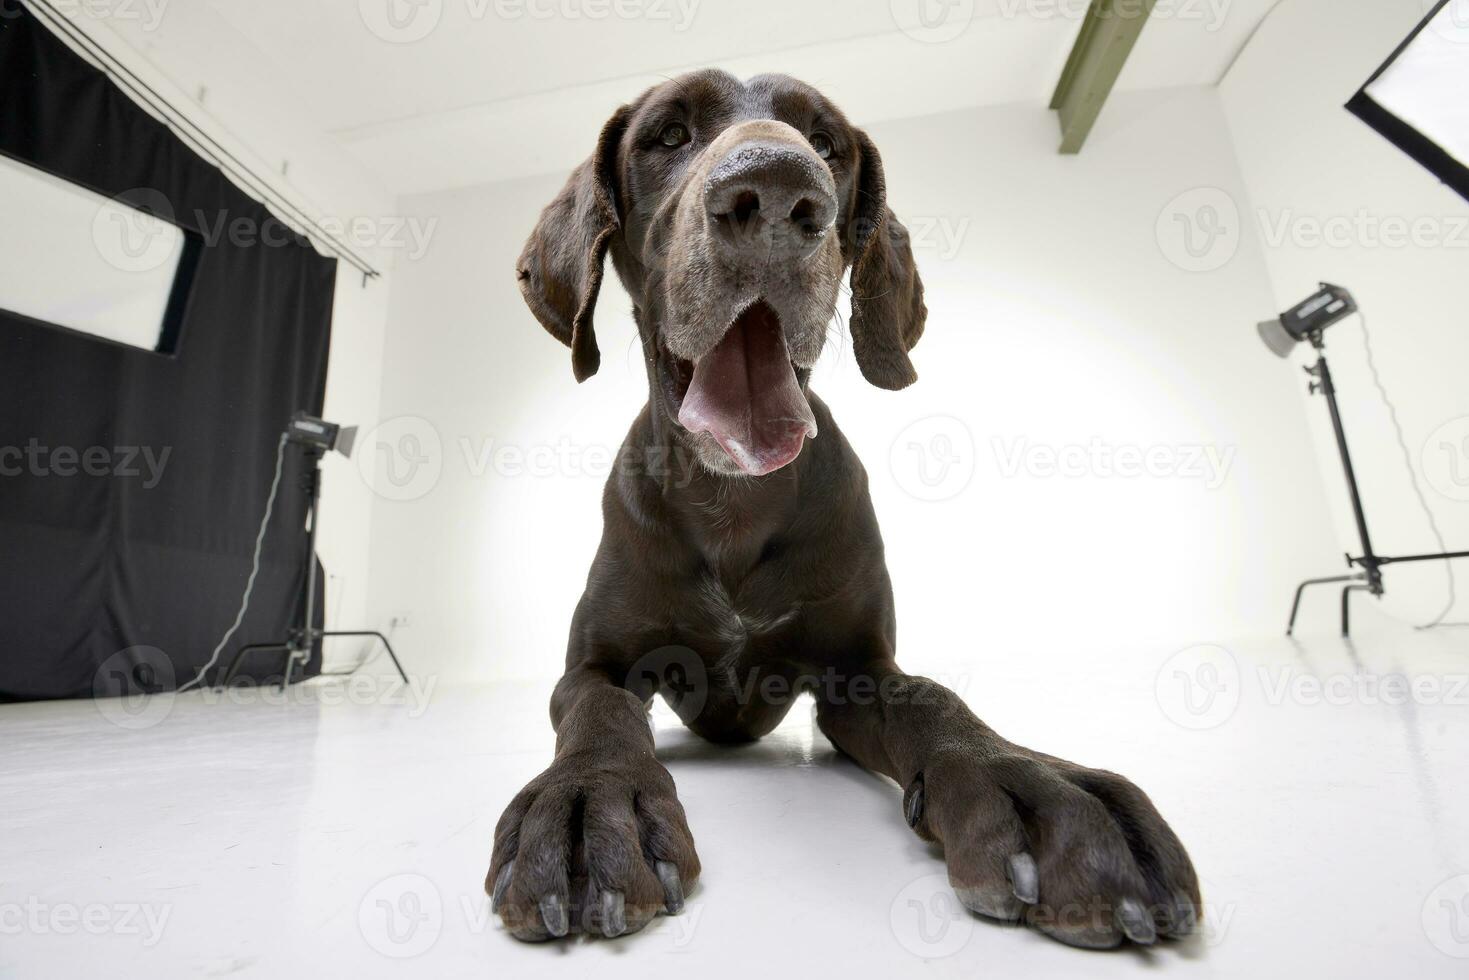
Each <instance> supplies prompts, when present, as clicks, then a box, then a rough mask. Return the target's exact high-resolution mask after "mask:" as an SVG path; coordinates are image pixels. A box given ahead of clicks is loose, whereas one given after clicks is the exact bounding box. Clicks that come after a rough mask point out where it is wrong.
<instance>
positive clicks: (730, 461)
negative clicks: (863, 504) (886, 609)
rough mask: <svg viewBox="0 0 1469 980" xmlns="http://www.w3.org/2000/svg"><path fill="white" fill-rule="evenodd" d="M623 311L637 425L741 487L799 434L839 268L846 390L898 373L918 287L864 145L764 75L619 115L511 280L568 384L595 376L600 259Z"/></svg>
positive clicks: (809, 100)
mask: <svg viewBox="0 0 1469 980" xmlns="http://www.w3.org/2000/svg"><path fill="white" fill-rule="evenodd" d="M609 249H610V250H611V252H612V260H613V264H614V266H615V267H616V269H617V273H618V276H619V277H620V278H621V279H622V282H623V285H624V286H625V287H626V288H627V291H628V293H629V294H630V295H631V296H632V297H633V301H634V303H635V304H636V305H637V311H636V313H637V320H638V325H639V330H640V331H641V334H642V341H643V351H644V354H645V356H646V360H647V364H648V373H649V383H650V387H651V399H652V402H653V407H654V411H660V412H662V413H663V414H664V415H665V416H666V417H667V419H668V420H669V422H670V423H671V424H672V426H673V428H674V431H675V432H676V433H677V434H678V438H680V439H682V440H684V441H685V442H686V443H687V444H688V445H690V446H691V447H692V448H693V449H694V450H695V452H696V453H697V456H698V458H699V460H700V461H701V462H702V463H703V464H704V465H705V466H706V467H707V468H709V469H711V470H713V471H715V472H718V473H723V474H727V475H738V474H745V475H751V476H759V475H762V474H765V473H769V472H771V471H772V470H776V469H779V468H780V467H782V466H784V465H786V464H787V463H789V462H790V461H791V460H793V459H795V458H796V456H797V455H798V454H799V453H800V451H801V446H802V444H803V441H804V440H805V439H806V438H807V437H810V436H815V435H816V420H815V417H814V416H813V414H812V412H811V407H810V405H809V404H808V403H807V400H806V395H805V389H806V380H807V378H808V376H809V374H810V370H811V367H812V365H814V364H815V363H816V359H817V356H818V355H819V354H820V353H821V348H822V344H823V342H824V341H825V338H826V329H827V325H828V324H829V323H830V322H831V321H832V318H833V315H834V313H835V311H836V302H837V292H838V289H839V286H840V283H841V279H842V275H843V274H844V273H845V272H846V271H847V269H849V268H850V269H851V287H852V317H851V332H852V347H853V351H854V353H855V354H856V358H857V364H858V367H860V368H861V370H862V374H863V376H865V377H866V378H867V380H868V381H870V382H872V383H873V384H875V385H877V386H879V387H882V388H890V389H898V388H903V387H905V386H907V385H908V384H910V383H912V382H913V380H914V379H915V378H916V377H917V375H916V373H915V371H914V370H913V364H912V362H911V361H910V360H909V359H908V351H909V350H910V349H912V347H913V345H914V344H915V343H917V341H918V337H919V335H920V334H921V333H922V332H923V323H924V317H925V315H926V312H927V311H926V309H925V307H924V305H923V285H922V283H921V282H920V280H919V278H918V272H917V269H916V268H915V267H914V264H913V253H912V250H911V249H910V248H909V245H908V234H907V231H906V229H904V227H903V226H902V224H900V223H899V222H898V220H897V218H895V217H894V216H893V213H892V211H891V210H890V209H889V208H888V206H887V195H886V191H885V187H884V181H883V172H882V160H881V158H880V157H879V156H878V153H877V148H876V147H875V146H873V144H872V141H871V140H870V139H868V137H867V134H865V133H864V132H862V131H861V130H860V129H857V128H856V127H854V126H853V125H851V124H850V123H849V122H847V120H846V117H845V116H843V115H842V113H841V112H840V111H839V110H838V109H837V108H836V107H835V106H833V105H832V104H831V103H830V102H828V101H827V100H826V99H825V98H824V97H823V96H822V95H821V94H820V93H819V92H817V91H816V90H815V89H813V88H811V87H810V86H809V85H806V84H804V83H802V82H799V81H796V80H795V79H793V78H789V77H786V76H783V75H761V76H758V77H756V78H753V79H751V80H750V81H749V82H741V81H739V80H738V79H736V78H734V77H733V76H731V75H729V74H727V73H725V72H720V71H702V72H695V73H692V74H688V75H683V76H680V77H679V78H675V79H672V80H670V81H668V82H664V83H663V84H661V85H658V86H656V87H655V88H652V89H649V90H648V91H647V92H644V93H643V94H642V96H640V97H639V98H638V99H637V100H636V101H635V102H633V103H632V104H631V105H627V106H623V107H622V108H620V109H618V110H617V112H615V113H614V114H613V115H612V118H611V119H609V120H608V121H607V124H606V125H605V126H603V128H602V134H601V138H600V139H599V140H598V142H597V148H596V150H595V152H594V153H593V154H592V156H591V157H590V158H589V159H588V160H587V161H586V162H585V163H583V164H582V165H581V166H580V167H578V168H577V169H576V170H575V171H574V172H573V173H572V175H571V178H570V179H569V180H568V181H567V183H566V186H565V187H564V188H563V189H562V191H561V193H560V194H558V195H557V196H556V199H555V200H553V201H552V202H551V203H550V204H549V205H548V206H547V207H546V209H545V211H544V212H542V214H541V219H540V222H539V223H538V224H537V225H536V229H535V231H534V232H532V233H531V236H530V240H529V241H527V242H526V245H525V250H524V251H523V252H522V253H521V256H520V260H519V262H518V263H517V265H516V273H517V276H518V278H519V282H520V290H521V293H522V294H523V295H524V296H525V300H526V303H528V304H529V305H530V308H531V311H532V312H533V313H534V314H535V316H536V318H537V319H538V320H540V322H541V324H542V325H543V326H544V327H545V328H546V329H547V330H548V331H549V332H550V333H551V334H552V336H554V337H556V338H557V339H558V340H560V341H561V342H563V343H565V344H567V345H568V346H569V347H570V348H571V364H572V371H573V373H574V374H575V375H576V378H577V380H578V381H582V380H585V379H586V378H588V377H590V376H591V375H593V374H595V373H596V371H597V367H598V365H599V363H600V353H599V352H598V350H597V340H596V336H595V334H594V332H593V329H592V313H593V309H594V308H595V306H596V302H597V292H598V289H599V288H600V286H601V282H602V265H603V260H604V258H605V256H606V254H607V252H608V250H609Z"/></svg>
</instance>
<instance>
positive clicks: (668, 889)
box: [653, 861, 683, 915]
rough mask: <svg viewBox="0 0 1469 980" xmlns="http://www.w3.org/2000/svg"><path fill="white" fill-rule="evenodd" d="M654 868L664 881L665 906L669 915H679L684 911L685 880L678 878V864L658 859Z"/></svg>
mask: <svg viewBox="0 0 1469 980" xmlns="http://www.w3.org/2000/svg"><path fill="white" fill-rule="evenodd" d="M653 868H654V870H655V871H657V872H658V880H659V881H661V882H662V883H663V907H664V908H665V909H667V910H668V914H669V915H678V914H679V913H680V912H682V911H683V882H682V881H680V880H679V878H678V865H676V864H674V863H673V862H672V861H657V862H654V864H653Z"/></svg>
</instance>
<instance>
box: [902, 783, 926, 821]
mask: <svg viewBox="0 0 1469 980" xmlns="http://www.w3.org/2000/svg"><path fill="white" fill-rule="evenodd" d="M903 819H904V820H907V821H908V826H909V827H912V828H913V829H915V830H916V829H918V822H919V821H920V820H922V819H923V773H921V772H920V773H919V774H918V775H916V776H914V777H913V782H911V783H909V784H908V791H907V792H905V793H904V794H903Z"/></svg>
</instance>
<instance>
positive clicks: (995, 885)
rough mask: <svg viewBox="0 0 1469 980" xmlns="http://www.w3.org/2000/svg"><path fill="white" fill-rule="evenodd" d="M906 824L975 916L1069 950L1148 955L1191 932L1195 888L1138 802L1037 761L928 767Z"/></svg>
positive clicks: (1187, 867)
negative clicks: (1140, 949)
mask: <svg viewBox="0 0 1469 980" xmlns="http://www.w3.org/2000/svg"><path fill="white" fill-rule="evenodd" d="M903 803H904V815H905V816H906V817H907V819H908V823H909V825H910V826H912V827H913V828H914V830H915V831H917V832H918V834H919V835H920V836H921V837H924V838H925V839H929V840H938V841H940V842H941V843H942V844H943V847H944V858H945V860H946V862H947V863H948V869H949V882H950V884H952V885H953V887H954V891H955V893H956V894H957V895H958V896H959V899H960V900H961V901H962V902H963V903H964V904H965V905H966V906H967V907H969V908H970V909H972V910H973V911H975V912H978V913H980V914H981V915H984V916H987V917H990V918H994V919H1000V920H1003V921H1007V922H1018V921H1021V920H1024V921H1025V922H1027V923H1029V924H1030V925H1031V926H1033V927H1035V928H1036V929H1039V930H1040V931H1041V932H1044V933H1046V934H1047V935H1049V936H1052V937H1053V938H1055V939H1059V940H1060V941H1062V942H1064V943H1069V944H1071V945H1073V946H1083V947H1087V948H1091V949H1107V948H1111V947H1113V946H1117V945H1119V944H1120V943H1121V942H1122V941H1123V939H1124V938H1125V939H1128V940H1131V941H1132V942H1134V943H1140V944H1144V945H1147V944H1150V943H1153V942H1155V941H1156V940H1157V939H1158V938H1159V937H1164V938H1181V937H1183V936H1186V935H1188V934H1189V933H1191V932H1192V931H1193V930H1194V928H1195V927H1196V925H1197V922H1198V918H1199V912H1200V910H1201V908H1202V903H1201V901H1200V898H1199V883H1198V878H1197V876H1196V875H1195V874H1194V869H1193V865H1192V863H1190V861H1189V858H1188V854H1187V852H1185V851H1184V849H1183V845H1182V844H1181V843H1180V842H1179V840H1178V837H1177V836H1176V835H1175V834H1174V833H1173V830H1172V829H1171V828H1170V827H1169V826H1168V824H1167V823H1166V822H1165V821H1164V820H1163V818H1162V817H1161V816H1160V815H1159V814H1158V811H1157V809H1156V808H1154V806H1153V804H1152V801H1151V800H1149V799H1148V797H1147V795H1146V794H1145V793H1143V791H1142V790H1140V789H1138V788H1137V787H1136V786H1134V785H1133V784H1132V783H1131V782H1129V781H1128V780H1126V779H1124V778H1123V777H1121V776H1118V775H1117V774H1115V773H1110V772H1104V771H1102V770H1098V769H1085V768H1083V767H1081V766H1076V765H1073V764H1071V763H1068V762H1064V761H1062V760H1060V759H1053V758H1050V757H1049V756H1042V755H1039V754H1032V753H1025V754H1019V753H1017V754H1006V755H999V756H991V757H988V758H983V757H975V756H973V755H970V754H967V753H966V754H959V753H956V754H951V755H947V756H944V757H941V758H938V759H936V760H933V761H932V762H931V763H930V764H929V765H928V766H927V767H926V768H925V770H924V771H923V772H922V773H919V775H918V776H917V778H915V779H914V781H913V782H912V784H910V785H909V786H908V788H907V791H906V792H905V793H904V800H903Z"/></svg>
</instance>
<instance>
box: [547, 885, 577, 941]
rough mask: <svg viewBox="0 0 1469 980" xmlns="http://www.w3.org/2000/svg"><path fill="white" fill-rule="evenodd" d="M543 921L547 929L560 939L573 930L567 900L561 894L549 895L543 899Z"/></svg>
mask: <svg viewBox="0 0 1469 980" xmlns="http://www.w3.org/2000/svg"><path fill="white" fill-rule="evenodd" d="M541 921H543V922H545V923H546V931H547V932H549V933H550V934H551V935H553V936H555V937H556V938H557V939H560V938H561V937H562V936H564V935H566V934H567V933H568V932H570V931H571V917H570V916H569V915H568V914H567V912H566V900H565V899H564V898H562V897H561V896H560V895H547V896H546V897H545V898H543V899H541Z"/></svg>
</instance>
